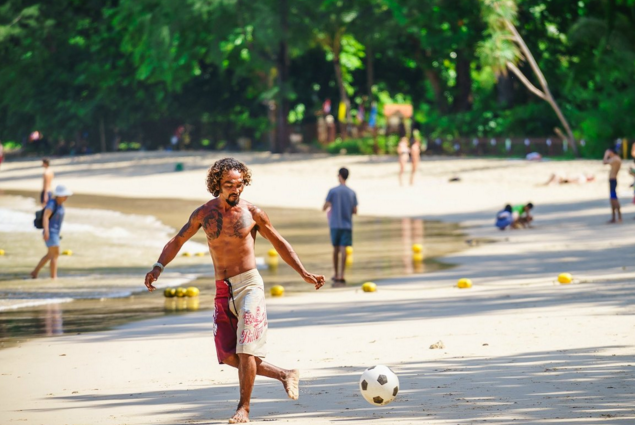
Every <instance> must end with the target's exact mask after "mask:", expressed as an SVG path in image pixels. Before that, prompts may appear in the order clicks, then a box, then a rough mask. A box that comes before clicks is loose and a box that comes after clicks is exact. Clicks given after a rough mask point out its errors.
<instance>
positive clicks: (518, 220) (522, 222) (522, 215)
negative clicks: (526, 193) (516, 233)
mask: <svg viewBox="0 0 635 425" xmlns="http://www.w3.org/2000/svg"><path fill="white" fill-rule="evenodd" d="M533 208H534V204H532V203H531V202H528V203H526V204H519V205H514V206H513V207H512V218H513V220H514V222H513V224H512V227H513V228H514V229H518V228H520V227H531V222H532V221H533V220H534V217H533V216H532V215H531V210H532V209H533Z"/></svg>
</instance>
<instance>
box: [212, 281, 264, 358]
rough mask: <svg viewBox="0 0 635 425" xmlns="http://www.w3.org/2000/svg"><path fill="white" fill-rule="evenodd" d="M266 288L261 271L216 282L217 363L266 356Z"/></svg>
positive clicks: (215, 330)
mask: <svg viewBox="0 0 635 425" xmlns="http://www.w3.org/2000/svg"><path fill="white" fill-rule="evenodd" d="M267 325H268V323H267V310H266V308H265V288H264V283H263V281H262V277H261V276H260V273H258V270H255V269H254V270H249V271H247V272H244V273H241V274H239V275H236V276H233V277H230V278H228V279H225V280H217V281H216V298H215V300H214V327H213V330H214V343H215V344H216V355H217V356H218V362H219V363H221V364H222V363H223V360H225V359H226V358H227V357H229V356H230V355H232V354H236V353H238V354H241V353H242V354H251V355H252V356H256V357H260V358H264V357H265V355H266V354H267V351H266V345H267Z"/></svg>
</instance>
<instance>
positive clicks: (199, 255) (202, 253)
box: [194, 252, 205, 257]
mask: <svg viewBox="0 0 635 425" xmlns="http://www.w3.org/2000/svg"><path fill="white" fill-rule="evenodd" d="M194 255H196V256H197V257H204V256H205V253H204V252H197V253H196V254H194Z"/></svg>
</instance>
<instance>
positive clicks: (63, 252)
mask: <svg viewBox="0 0 635 425" xmlns="http://www.w3.org/2000/svg"><path fill="white" fill-rule="evenodd" d="M62 255H73V251H71V250H70V249H65V250H64V251H62Z"/></svg>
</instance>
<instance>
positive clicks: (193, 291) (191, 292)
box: [185, 286, 201, 297]
mask: <svg viewBox="0 0 635 425" xmlns="http://www.w3.org/2000/svg"><path fill="white" fill-rule="evenodd" d="M200 293H201V291H199V290H198V288H197V287H196V286H190V287H189V288H187V289H186V290H185V295H187V296H188V297H198V294H200Z"/></svg>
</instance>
